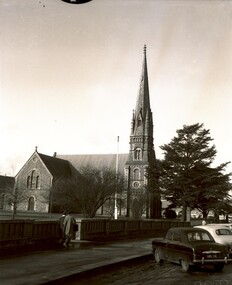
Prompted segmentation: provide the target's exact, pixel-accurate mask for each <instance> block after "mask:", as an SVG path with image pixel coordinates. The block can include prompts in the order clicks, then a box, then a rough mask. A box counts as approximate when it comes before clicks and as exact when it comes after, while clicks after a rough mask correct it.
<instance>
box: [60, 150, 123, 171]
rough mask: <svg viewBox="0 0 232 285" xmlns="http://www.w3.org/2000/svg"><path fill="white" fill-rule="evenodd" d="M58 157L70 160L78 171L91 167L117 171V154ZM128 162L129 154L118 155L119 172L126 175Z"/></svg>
mask: <svg viewBox="0 0 232 285" xmlns="http://www.w3.org/2000/svg"><path fill="white" fill-rule="evenodd" d="M57 157H59V158H62V159H65V160H68V161H69V162H70V163H71V164H72V165H73V166H74V167H75V168H76V169H77V170H78V171H80V170H81V168H82V167H86V166H88V165H91V166H92V167H94V168H101V167H103V166H105V167H109V168H110V169H112V170H113V171H116V159H117V155H116V154H74V155H72V154H69V155H68V154H67V155H57ZM127 160H128V154H124V153H120V154H118V171H119V172H121V173H124V167H125V164H126V161H127Z"/></svg>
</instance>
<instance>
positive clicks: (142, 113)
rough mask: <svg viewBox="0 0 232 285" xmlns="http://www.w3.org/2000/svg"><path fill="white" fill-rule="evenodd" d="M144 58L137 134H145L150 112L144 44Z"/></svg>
mask: <svg viewBox="0 0 232 285" xmlns="http://www.w3.org/2000/svg"><path fill="white" fill-rule="evenodd" d="M143 53H144V58H143V66H142V75H141V79H140V85H139V92H138V95H137V102H136V108H135V120H136V121H135V129H134V131H135V134H144V130H145V122H146V118H147V117H148V116H149V112H150V95H149V84H148V72H147V47H146V45H144V49H143Z"/></svg>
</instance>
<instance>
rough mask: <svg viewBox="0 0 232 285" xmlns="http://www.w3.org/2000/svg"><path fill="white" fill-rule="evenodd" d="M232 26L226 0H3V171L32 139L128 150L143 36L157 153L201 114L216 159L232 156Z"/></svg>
mask: <svg viewBox="0 0 232 285" xmlns="http://www.w3.org/2000/svg"><path fill="white" fill-rule="evenodd" d="M231 27H232V1H229V0H228V1H227V0H218V1H217V0H209V1H207V0H193V1H192V0H161V1H158V0H117V1H115V0H92V1H90V2H88V3H85V4H80V5H73V4H68V3H65V2H63V1H61V0H20V1H19V0H1V1H0V133H1V138H0V174H1V175H12V176H14V175H16V174H17V172H18V171H19V170H20V169H21V167H23V165H24V164H25V163H26V161H27V160H28V159H29V158H30V156H31V155H32V153H33V152H34V150H35V147H36V146H37V147H38V152H40V153H43V154H47V155H53V153H54V152H57V153H58V154H103V153H106V154H107V153H117V151H119V152H120V153H129V137H130V124H131V118H132V111H133V109H134V108H135V104H136V98H137V94H138V90H139V81H140V76H141V71H142V61H143V47H144V44H146V45H147V64H148V76H149V88H150V103H151V109H152V112H153V123H154V147H155V151H156V156H157V158H160V159H162V158H163V154H162V151H161V149H160V146H161V145H163V144H167V143H169V142H170V141H171V139H172V138H173V137H174V136H175V135H176V130H177V129H181V128H182V127H183V125H191V124H195V123H203V124H204V127H205V128H206V129H209V130H210V135H211V137H212V138H213V139H214V141H213V143H214V144H215V146H216V149H217V156H216V159H215V165H219V164H221V163H223V162H227V161H232V151H231V146H232V128H231V124H232V116H231V110H232V96H231V92H232V29H231ZM117 136H119V138H120V139H119V144H118V143H117ZM227 171H228V172H230V171H232V165H229V166H228V167H227Z"/></svg>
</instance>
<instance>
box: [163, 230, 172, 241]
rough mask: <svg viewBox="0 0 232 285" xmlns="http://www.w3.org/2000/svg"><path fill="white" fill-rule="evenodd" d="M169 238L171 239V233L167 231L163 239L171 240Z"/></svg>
mask: <svg viewBox="0 0 232 285" xmlns="http://www.w3.org/2000/svg"><path fill="white" fill-rule="evenodd" d="M171 238H172V232H171V231H168V232H167V234H166V236H165V239H168V240H171Z"/></svg>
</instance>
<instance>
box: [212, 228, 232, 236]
mask: <svg viewBox="0 0 232 285" xmlns="http://www.w3.org/2000/svg"><path fill="white" fill-rule="evenodd" d="M216 234H217V235H218V236H231V235H232V232H231V230H229V229H218V230H216Z"/></svg>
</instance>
